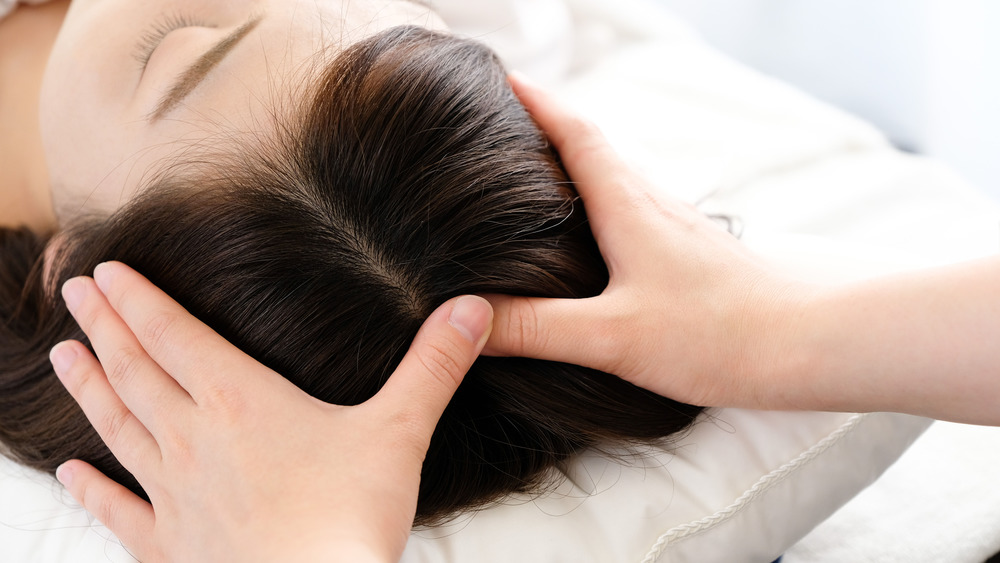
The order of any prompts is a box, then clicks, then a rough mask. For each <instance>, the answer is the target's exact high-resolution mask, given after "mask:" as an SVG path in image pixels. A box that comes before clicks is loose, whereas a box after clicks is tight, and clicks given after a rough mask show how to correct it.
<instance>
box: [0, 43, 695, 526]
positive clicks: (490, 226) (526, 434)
mask: <svg viewBox="0 0 1000 563" xmlns="http://www.w3.org/2000/svg"><path fill="white" fill-rule="evenodd" d="M308 94H309V95H308V97H307V98H306V100H305V101H304V102H303V104H302V106H301V107H298V108H294V111H292V112H290V113H289V115H294V116H295V119H294V120H291V121H284V122H281V121H280V120H279V122H278V124H279V127H277V128H276V131H277V134H275V135H274V136H273V137H272V138H271V139H270V142H269V143H262V142H254V143H249V144H246V145H244V146H243V147H242V149H241V150H235V151H228V152H226V151H218V153H217V154H216V155H215V156H214V157H213V159H212V160H211V163H210V164H211V166H207V165H206V164H205V163H200V164H199V163H195V164H194V165H193V166H190V167H185V166H182V165H181V164H180V163H178V164H176V165H174V166H172V167H170V168H169V169H168V170H167V172H166V173H164V174H163V175H162V176H161V179H160V180H158V181H157V182H156V183H155V184H154V185H153V186H151V187H149V188H148V189H145V190H144V191H143V194H142V195H140V196H139V197H137V198H136V199H135V200H134V201H132V202H130V203H129V204H128V205H126V206H125V207H124V208H123V209H122V210H120V211H119V212H117V213H115V214H114V215H113V216H112V217H111V218H110V219H98V220H91V221H90V222H87V223H81V224H80V225H78V226H77V227H75V228H73V229H72V230H71V231H70V232H69V233H68V234H67V236H66V241H67V242H66V243H64V244H62V245H60V247H59V248H58V249H57V251H56V252H55V259H54V260H53V261H52V262H51V271H52V275H53V276H54V277H55V278H56V279H54V280H51V281H50V283H46V280H43V279H41V269H40V268H37V267H36V269H35V271H34V273H33V274H32V276H31V279H29V281H28V290H27V291H26V292H25V293H24V295H23V297H22V299H21V300H20V305H19V307H18V309H17V310H13V311H10V312H9V313H8V314H7V315H5V316H6V317H7V324H6V328H5V332H6V333H7V334H4V335H2V336H3V340H4V341H10V342H17V345H16V346H11V348H10V349H9V350H5V351H4V352H3V354H4V358H2V359H3V363H4V364H5V365H2V366H0V369H2V371H0V373H3V374H4V375H3V379H2V380H0V417H3V419H2V420H0V432H2V434H0V438H2V439H3V441H4V442H5V443H7V444H8V446H9V447H10V448H11V450H12V451H13V453H15V454H16V455H17V456H18V457H19V458H20V459H21V460H23V461H25V462H27V463H29V464H32V465H35V466H37V467H41V468H43V469H47V470H50V471H51V470H54V468H55V467H56V465H58V463H60V462H62V461H64V460H65V459H68V458H71V457H80V458H83V459H86V460H88V461H91V462H92V463H94V464H95V465H96V466H98V467H99V468H101V469H102V470H104V471H105V472H107V473H109V474H110V475H112V476H113V477H114V478H115V479H117V480H119V481H121V482H123V483H126V484H128V485H129V486H130V487H133V488H137V484H136V483H135V482H134V481H132V478H131V476H130V475H128V474H127V473H126V472H125V471H124V470H123V469H122V468H121V467H120V466H119V465H118V464H117V462H116V461H115V460H114V459H113V458H112V457H111V456H110V454H109V453H108V452H107V449H106V448H105V447H104V446H103V444H102V443H101V442H100V439H99V438H97V436H96V433H94V431H93V430H92V429H91V428H90V426H89V425H88V424H87V423H86V420H85V419H84V418H83V416H82V414H81V413H79V410H78V409H77V408H76V406H75V403H73V401H72V399H70V398H69V396H68V395H67V394H66V393H65V392H64V391H63V390H62V388H61V386H60V384H59V383H58V381H57V380H56V379H55V377H54V375H52V372H51V368H50V366H49V365H48V363H47V359H46V353H47V350H48V347H50V346H51V345H52V344H54V343H55V342H57V341H59V340H61V339H65V338H69V337H73V338H81V339H82V338H83V335H82V334H81V333H80V331H79V330H78V329H77V328H76V327H75V324H74V323H73V321H72V319H71V318H70V317H69V315H68V313H66V312H65V311H64V309H63V308H62V307H61V305H60V304H59V303H57V302H56V300H55V298H54V296H53V295H51V294H52V293H53V291H51V290H50V291H49V292H48V293H49V295H46V294H45V293H46V292H45V288H46V287H50V288H52V287H57V286H58V284H59V283H61V282H62V281H63V280H65V279H66V278H68V277H70V276H74V275H80V274H86V273H88V272H90V271H91V269H92V268H93V267H94V265H96V264H97V263H98V262H100V261H103V260H109V259H117V260H122V261H124V262H126V263H128V264H129V265H131V266H133V267H135V268H136V269H137V270H139V271H140V272H142V273H143V274H145V275H146V276H148V277H149V278H150V279H151V280H152V281H154V282H155V283H157V284H158V285H160V286H161V287H162V288H163V289H165V290H166V291H168V292H169V293H170V294H171V295H173V296H174V297H175V298H177V299H178V301H180V302H181V303H182V304H184V305H185V306H186V307H188V309H189V310H191V311H192V312H193V313H195V314H196V315H197V316H199V317H200V318H202V319H203V320H205V321H206V322H207V323H208V324H209V325H211V326H212V327H213V328H215V329H216V330H217V331H219V332H220V333H222V334H223V335H224V336H225V337H227V338H228V339H230V340H231V341H232V342H234V343H235V344H237V345H238V346H240V347H241V348H243V349H244V350H246V351H247V352H248V353H250V354H251V355H253V356H255V357H256V358H257V359H259V360H261V361H262V362H263V363H265V364H266V365H268V366H269V367H271V368H273V369H275V370H276V371H278V372H279V373H282V374H283V375H285V376H286V377H288V378H289V379H290V380H292V381H293V382H295V383H296V384H297V385H299V386H301V387H302V388H303V389H305V390H307V391H308V392H310V393H311V394H313V395H315V396H317V397H319V398H321V399H323V400H326V401H330V402H336V403H343V404H353V403H358V402H361V401H364V400H365V399H367V398H368V397H370V396H372V395H373V394H374V393H375V392H376V391H377V390H378V389H379V388H380V386H381V385H382V383H383V382H384V381H385V379H386V378H387V377H388V375H389V374H390V373H391V372H392V370H393V368H394V367H395V365H396V363H397V362H398V361H399V359H400V358H401V357H402V354H403V353H404V352H405V350H406V348H407V346H408V344H409V341H410V340H411V339H412V338H413V336H414V334H415V333H416V331H417V329H418V328H419V326H420V324H421V322H422V320H423V319H424V318H425V317H426V316H427V315H428V314H429V313H430V312H431V311H432V310H433V309H434V308H435V307H436V306H437V305H438V304H440V303H441V302H443V301H445V300H446V299H448V298H450V297H453V296H455V295H459V294H464V293H476V292H499V293H510V294H520V295H538V296H551V297H583V296H589V295H594V294H597V293H599V292H600V291H601V290H602V289H603V287H604V286H605V284H606V282H607V271H606V270H605V268H604V265H603V262H602V261H601V257H600V254H599V252H598V250H597V248H596V245H595V243H594V241H593V239H592V237H591V235H590V233H589V230H588V229H587V222H586V217H585V215H584V210H583V208H582V206H581V204H580V202H579V200H578V198H577V197H575V195H574V193H573V191H572V188H571V186H570V184H569V182H568V181H567V179H566V177H565V175H564V174H563V172H562V170H561V168H560V166H559V164H558V162H557V160H556V157H555V155H554V154H553V153H552V152H551V150H550V149H549V148H548V146H547V144H546V142H545V139H544V137H543V136H542V135H541V133H540V132H539V131H538V130H537V128H536V127H535V126H534V124H533V123H532V121H531V119H530V117H529V116H528V115H527V114H526V113H525V111H524V109H523V108H522V107H521V106H520V104H519V103H518V102H517V100H516V98H515V97H514V96H513V94H512V92H511V91H510V89H509V87H508V86H507V83H506V80H505V74H504V70H503V68H502V66H501V65H500V63H499V62H498V61H497V59H496V58H495V56H494V55H493V54H492V53H491V52H490V51H489V50H488V49H486V48H485V47H483V46H481V45H479V44H477V43H475V42H471V41H465V40H460V39H456V38H453V37H449V36H445V35H440V34H435V33H432V32H428V31H426V30H423V29H419V28H413V27H401V28H393V29H390V30H387V31H385V32H381V33H379V34H377V35H375V36H373V37H370V38H368V39H366V40H364V41H362V42H360V43H359V44H357V45H355V46H353V47H351V48H350V49H348V50H347V51H346V52H344V53H343V54H342V55H341V56H339V57H337V58H336V59H335V61H334V62H333V63H332V65H330V66H329V68H327V69H325V70H324V71H323V73H322V76H321V78H320V79H319V80H318V81H316V83H315V84H314V85H313V86H311V87H310V88H309V89H308ZM29 242H31V241H29ZM33 244H35V245H36V246H37V243H33ZM7 275H8V277H12V278H17V277H23V276H24V273H23V271H12V273H10V274H7ZM18 347H19V348H18ZM15 348H18V349H17V350H15ZM698 410H699V409H697V408H696V407H690V406H687V405H679V404H677V403H674V402H672V401H669V400H667V399H663V398H661V397H658V396H656V395H654V394H652V393H649V392H646V391H643V390H641V389H639V388H637V387H634V386H632V385H631V384H628V383H626V382H624V381H622V380H619V379H617V378H614V377H612V376H609V375H606V374H603V373H599V372H596V371H593V370H587V369H584V368H579V367H575V366H568V365H565V364H558V363H552V362H543V361H536V360H527V359H520V358H481V359H480V360H479V361H478V362H477V363H476V365H475V366H474V367H473V369H472V370H471V371H470V373H469V375H468V376H467V377H466V379H465V381H464V383H463V384H462V386H461V388H460V389H459V391H458V393H457V394H456V395H455V398H454V400H453V402H452V404H451V405H450V406H449V407H448V409H447V410H446V411H445V414H444V416H443V417H442V419H441V422H440V424H439V427H438V429H437V431H436V432H435V435H434V437H433V439H432V441H431V446H430V450H429V451H428V454H427V459H426V462H425V466H424V473H423V477H422V480H421V491H420V498H419V502H418V518H419V519H420V520H421V521H424V522H427V521H432V520H433V519H435V518H437V517H440V516H444V515H446V514H448V513H450V512H452V511H454V510H456V509H459V508H467V507H475V506H479V505H482V504H483V503H486V502H489V501H491V500H495V499H496V498H497V497H498V496H499V495H503V494H505V493H509V492H512V491H518V490H530V489H532V488H533V487H535V486H536V485H538V484H539V482H540V480H541V479H542V478H543V477H544V470H545V469H546V468H549V467H551V466H552V465H553V464H554V463H556V462H558V461H560V460H562V459H564V458H566V457H567V456H569V455H571V454H572V453H573V452H576V451H578V450H579V449H581V448H584V447H588V446H592V445H598V444H600V443H601V442H602V441H604V440H636V439H653V438H657V437H661V436H665V435H668V434H671V433H673V432H675V431H677V430H679V429H682V428H684V427H685V426H686V425H687V424H689V423H690V422H691V420H692V418H693V417H694V416H695V415H696V414H697V412H698Z"/></svg>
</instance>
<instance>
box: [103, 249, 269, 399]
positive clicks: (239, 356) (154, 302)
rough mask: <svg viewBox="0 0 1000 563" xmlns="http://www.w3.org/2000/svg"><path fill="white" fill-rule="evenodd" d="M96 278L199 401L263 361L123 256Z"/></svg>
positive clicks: (163, 363) (149, 347)
mask: <svg viewBox="0 0 1000 563" xmlns="http://www.w3.org/2000/svg"><path fill="white" fill-rule="evenodd" d="M94 281H96V282H97V285H98V287H100V288H101V291H102V292H103V293H104V295H105V296H106V297H107V299H108V302H109V303H110V304H111V306H112V307H113V308H114V309H115V311H117V312H118V315H119V316H120V317H121V319H122V320H123V321H125V324H126V325H128V327H129V329H131V330H132V332H133V333H134V334H135V336H136V338H138V340H139V343H140V344H141V345H142V347H143V349H144V350H145V351H146V353H147V354H149V356H150V357H151V358H152V359H153V360H154V361H155V362H156V363H157V364H158V365H159V366H160V367H161V368H163V371H165V372H167V373H168V374H170V376H171V377H173V378H174V379H175V380H177V382H178V383H180V385H181V386H182V387H184V389H185V390H186V391H187V392H188V393H189V394H190V395H191V396H192V397H193V398H194V399H195V402H197V401H198V397H199V395H200V394H202V393H203V392H204V391H205V390H207V389H212V388H215V387H216V386H217V385H218V384H219V383H220V382H221V381H220V380H219V379H220V376H222V374H225V373H230V372H232V371H233V370H234V369H235V370H239V371H241V372H243V373H247V374H249V373H256V372H255V371H254V369H253V367H258V368H259V364H257V362H256V361H255V360H254V359H253V358H251V357H250V356H247V355H246V354H244V353H243V352H242V351H240V350H239V349H238V348H236V347H235V346H233V345H232V344H230V343H229V341H227V340H226V339H225V338H223V337H221V336H219V334H218V333H216V332H215V331H214V330H212V329H211V328H210V327H209V326H207V325H205V324H204V323H202V322H201V321H199V320H198V319H197V318H195V317H194V316H193V315H191V313H189V312H187V310H185V309H184V307H182V306H181V305H180V304H179V303H177V302H176V301H174V300H173V299H171V298H170V296H169V295H167V294H166V293H164V292H163V291H162V290H160V289H159V288H158V287H156V286H155V285H153V283H152V282H150V281H149V280H147V279H146V278H145V277H143V276H142V275H141V274H139V273H138V272H136V271H135V270H133V269H132V268H129V267H128V266H126V265H125V264H122V263H121V262H105V263H103V264H100V265H98V266H97V268H95V269H94Z"/></svg>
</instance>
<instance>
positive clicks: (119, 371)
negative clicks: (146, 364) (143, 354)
mask: <svg viewBox="0 0 1000 563" xmlns="http://www.w3.org/2000/svg"><path fill="white" fill-rule="evenodd" d="M141 363H142V361H141V359H140V357H139V353H138V351H137V350H135V349H133V348H130V347H126V348H119V349H118V350H115V352H114V353H113V354H112V355H111V357H110V358H109V359H108V360H107V361H106V362H102V365H104V366H105V367H104V372H105V373H106V374H107V376H108V382H110V383H111V386H112V387H115V388H120V387H121V386H126V385H128V384H129V382H130V381H132V379H134V378H135V375H136V372H137V371H138V370H139V368H140V366H141Z"/></svg>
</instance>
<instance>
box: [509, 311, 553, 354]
mask: <svg viewBox="0 0 1000 563" xmlns="http://www.w3.org/2000/svg"><path fill="white" fill-rule="evenodd" d="M522 303H523V306H520V307H516V308H515V310H514V311H512V314H511V315H509V316H508V326H507V333H508V335H509V339H510V342H512V343H513V347H514V350H513V352H514V353H515V354H518V355H522V354H524V353H526V352H529V351H531V350H540V349H543V348H544V347H545V335H544V333H543V331H542V330H541V327H540V322H539V320H538V310H537V309H535V306H534V305H533V304H532V303H531V302H530V301H524V302H522Z"/></svg>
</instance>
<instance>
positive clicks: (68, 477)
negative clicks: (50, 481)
mask: <svg viewBox="0 0 1000 563" xmlns="http://www.w3.org/2000/svg"><path fill="white" fill-rule="evenodd" d="M56 479H58V480H59V482H60V483H62V486H64V487H66V488H67V489H68V488H69V486H70V485H72V484H73V468H72V467H68V466H67V465H66V464H65V463H64V464H62V465H60V466H59V467H57V468H56Z"/></svg>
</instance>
